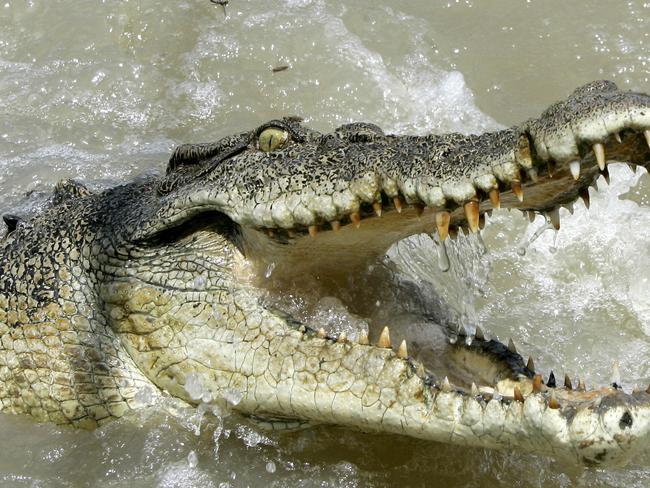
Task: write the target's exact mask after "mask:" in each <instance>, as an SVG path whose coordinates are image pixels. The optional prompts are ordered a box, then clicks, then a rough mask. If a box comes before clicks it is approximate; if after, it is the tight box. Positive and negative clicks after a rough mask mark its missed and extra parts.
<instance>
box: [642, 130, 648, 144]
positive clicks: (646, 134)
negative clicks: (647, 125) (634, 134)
mask: <svg viewBox="0 0 650 488" xmlns="http://www.w3.org/2000/svg"><path fill="white" fill-rule="evenodd" d="M643 135H644V136H645V142H646V144H647V145H648V147H650V129H646V130H644V131H643Z"/></svg>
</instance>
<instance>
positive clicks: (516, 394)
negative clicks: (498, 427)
mask: <svg viewBox="0 0 650 488" xmlns="http://www.w3.org/2000/svg"><path fill="white" fill-rule="evenodd" d="M513 396H514V398H515V401H516V402H521V403H524V396H523V395H522V394H521V390H520V389H519V387H518V386H516V385H515V387H514V388H513Z"/></svg>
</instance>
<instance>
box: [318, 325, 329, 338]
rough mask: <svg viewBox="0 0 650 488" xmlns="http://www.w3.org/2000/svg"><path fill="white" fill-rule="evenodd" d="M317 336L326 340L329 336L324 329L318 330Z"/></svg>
mask: <svg viewBox="0 0 650 488" xmlns="http://www.w3.org/2000/svg"><path fill="white" fill-rule="evenodd" d="M316 335H317V336H318V337H320V338H321V339H325V337H327V334H326V333H325V329H323V328H322V327H321V328H320V329H318V332H316Z"/></svg>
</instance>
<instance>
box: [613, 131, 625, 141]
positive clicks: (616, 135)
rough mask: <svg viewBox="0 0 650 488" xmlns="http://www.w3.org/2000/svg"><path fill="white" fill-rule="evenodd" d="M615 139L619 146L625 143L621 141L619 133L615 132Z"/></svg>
mask: <svg viewBox="0 0 650 488" xmlns="http://www.w3.org/2000/svg"><path fill="white" fill-rule="evenodd" d="M614 139H616V142H618V143H619V144H621V143H622V142H623V141H622V140H621V134H619V133H618V132H614Z"/></svg>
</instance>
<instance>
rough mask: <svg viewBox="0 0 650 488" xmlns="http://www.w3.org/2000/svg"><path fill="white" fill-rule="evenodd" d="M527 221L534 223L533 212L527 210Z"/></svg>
mask: <svg viewBox="0 0 650 488" xmlns="http://www.w3.org/2000/svg"><path fill="white" fill-rule="evenodd" d="M528 221H529V222H531V223H533V222H535V211H534V210H529V211H528Z"/></svg>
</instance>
